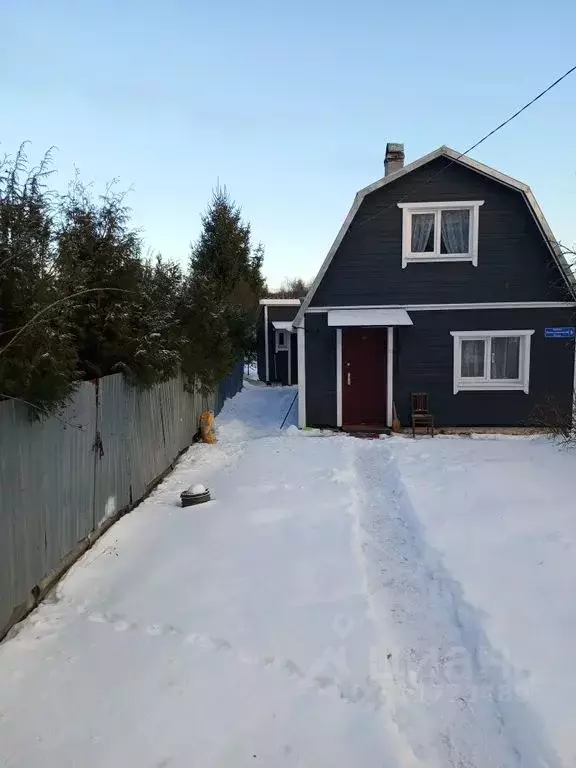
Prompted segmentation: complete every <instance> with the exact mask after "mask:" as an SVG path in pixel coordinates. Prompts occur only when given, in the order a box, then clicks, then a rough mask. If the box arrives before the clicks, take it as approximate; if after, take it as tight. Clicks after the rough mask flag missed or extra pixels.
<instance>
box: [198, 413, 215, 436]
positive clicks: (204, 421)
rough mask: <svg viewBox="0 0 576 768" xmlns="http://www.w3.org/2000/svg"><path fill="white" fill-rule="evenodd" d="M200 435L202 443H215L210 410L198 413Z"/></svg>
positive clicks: (212, 415) (212, 416)
mask: <svg viewBox="0 0 576 768" xmlns="http://www.w3.org/2000/svg"><path fill="white" fill-rule="evenodd" d="M200 435H201V437H202V442H203V443H215V442H216V434H215V432H214V414H213V413H212V411H204V413H202V414H201V415H200Z"/></svg>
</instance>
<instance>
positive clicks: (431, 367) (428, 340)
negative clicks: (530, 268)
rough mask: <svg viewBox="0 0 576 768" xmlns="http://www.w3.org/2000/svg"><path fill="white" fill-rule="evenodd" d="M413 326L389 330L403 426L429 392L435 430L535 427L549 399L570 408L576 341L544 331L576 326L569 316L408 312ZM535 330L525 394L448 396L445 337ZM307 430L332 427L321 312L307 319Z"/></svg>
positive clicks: (332, 383) (330, 367) (329, 363)
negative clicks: (416, 398) (414, 400)
mask: <svg viewBox="0 0 576 768" xmlns="http://www.w3.org/2000/svg"><path fill="white" fill-rule="evenodd" d="M410 316H411V318H412V320H413V323H414V325H413V326H406V327H400V328H395V329H394V354H393V360H394V376H393V400H394V403H395V404H396V408H397V411H398V416H399V418H400V421H401V423H402V424H403V426H407V425H409V423H410V395H411V393H412V392H427V393H428V395H429V401H430V409H431V411H432V412H433V414H434V416H435V418H436V423H437V425H438V426H440V427H443V426H444V427H455V426H477V427H488V426H495V427H506V426H537V425H538V422H537V419H536V417H535V409H536V408H537V407H538V406H541V405H543V404H545V403H546V402H547V400H549V399H552V400H553V401H554V402H555V403H556V404H557V405H559V406H560V407H561V408H562V409H563V410H564V411H566V412H569V411H570V409H571V407H572V392H573V382H574V340H565V339H547V338H545V336H544V329H545V328H548V327H556V326H565V325H574V324H575V323H576V319H575V316H574V311H573V310H570V309H532V310H515V309H501V310H459V311H455V312H453V311H435V312H411V313H410ZM515 329H516V330H534V334H533V335H532V337H531V347H530V389H529V393H528V394H525V393H524V392H518V391H477V392H458V393H457V394H454V390H453V386H454V368H453V366H454V339H453V337H452V336H451V331H489V330H499V331H500V330H511V331H512V330H515ZM304 333H305V344H306V347H305V348H306V424H307V425H308V426H332V427H335V426H336V411H337V406H336V329H335V328H332V327H329V326H328V324H327V314H326V313H312V314H307V315H306V316H305V325H304Z"/></svg>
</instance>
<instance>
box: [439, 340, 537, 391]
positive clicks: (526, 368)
mask: <svg viewBox="0 0 576 768" xmlns="http://www.w3.org/2000/svg"><path fill="white" fill-rule="evenodd" d="M533 333H534V331H533V330H531V331H452V336H453V337H454V394H456V393H457V392H460V391H462V390H482V389H488V390H522V391H523V392H526V393H528V390H529V385H530V340H531V338H532V334H533Z"/></svg>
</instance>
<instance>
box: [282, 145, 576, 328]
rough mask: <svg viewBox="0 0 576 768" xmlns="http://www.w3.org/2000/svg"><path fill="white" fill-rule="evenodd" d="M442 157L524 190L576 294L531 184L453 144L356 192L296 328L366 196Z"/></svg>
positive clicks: (298, 315)
mask: <svg viewBox="0 0 576 768" xmlns="http://www.w3.org/2000/svg"><path fill="white" fill-rule="evenodd" d="M438 157H446V158H447V159H449V160H451V161H452V162H454V163H459V164H460V165H462V166H464V167H466V168H469V169H471V170H473V171H476V172H477V173H481V174H483V175H484V176H487V177H488V178H490V179H494V181H497V182H499V183H500V184H504V185H505V186H507V187H510V188H511V189H516V190H518V191H519V192H521V193H522V196H523V197H524V200H525V201H526V204H527V205H528V208H529V210H530V213H531V214H532V216H533V217H534V220H535V221H536V224H537V226H538V228H539V230H540V232H541V234H542V237H543V239H544V240H545V242H546V244H547V246H548V248H549V249H550V252H551V254H552V257H553V259H554V261H555V262H556V264H557V266H558V269H559V270H560V272H561V274H562V275H563V277H564V280H565V282H566V285H567V287H568V289H569V290H570V292H571V293H572V294H573V295H574V296H575V297H576V278H575V277H574V274H573V272H572V270H571V269H570V266H569V264H568V262H567V261H566V258H565V256H564V253H563V252H562V249H561V247H560V245H559V244H558V242H557V241H556V239H555V237H554V235H553V234H552V230H551V229H550V226H549V225H548V222H547V221H546V219H545V218H544V214H543V213H542V211H541V209H540V206H539V205H538V203H537V202H536V198H535V197H534V195H533V193H532V190H531V189H530V187H529V186H528V185H527V184H524V183H522V182H521V181H518V180H517V179H513V178H512V177H511V176H507V175H506V174H505V173H501V172H500V171H497V170H495V169H494V168H490V167H489V166H487V165H484V164H483V163H479V162H478V161H477V160H472V158H470V157H468V156H466V155H462V154H460V153H459V152H456V150H454V149H450V147H446V146H442V147H439V148H438V149H436V150H434V152H430V153H429V154H427V155H424V156H423V157H421V158H419V159H418V160H415V161H414V162H413V163H409V164H408V165H406V166H404V168H401V169H400V170H399V171H396V172H395V173H391V174H389V175H388V176H384V177H383V178H382V179H379V180H378V181H375V182H374V183H373V184H370V185H369V186H367V187H364V189H361V190H360V191H359V192H357V193H356V197H355V198H354V203H353V204H352V208H350V211H349V212H348V215H347V216H346V219H345V220H344V223H343V224H342V227H341V228H340V231H339V232H338V235H337V236H336V239H335V240H334V242H333V243H332V247H331V248H330V250H329V251H328V255H327V256H326V258H325V259H324V263H323V264H322V266H321V267H320V270H319V272H318V274H317V275H316V278H315V280H314V282H313V283H312V285H311V286H310V290H309V291H308V293H307V294H306V298H305V299H304V300H303V302H302V305H301V307H300V309H299V310H298V314H297V315H296V317H295V319H294V326H295V327H299V326H300V327H301V326H302V324H303V318H304V313H305V312H306V309H307V308H308V306H309V305H310V302H311V301H312V298H313V296H314V294H315V293H316V290H317V289H318V286H319V285H320V283H321V281H322V278H323V277H324V275H325V274H326V271H327V269H328V267H329V266H330V262H331V261H332V259H333V258H334V255H335V253H336V251H337V250H338V247H339V246H340V243H341V242H342V240H343V238H344V235H345V234H346V232H347V231H348V228H349V227H350V225H351V223H352V220H353V219H354V216H355V215H356V213H357V211H358V209H359V208H360V206H361V204H362V201H363V200H364V198H365V197H366V195H369V194H370V193H371V192H375V191H376V190H377V189H381V188H382V187H384V186H386V185H387V184H392V183H393V182H395V181H397V180H398V179H401V178H403V177H404V176H407V175H408V174H409V173H412V171H415V170H416V169H417V168H420V167H422V166H423V165H426V164H427V163H430V162H432V160H436V158H438Z"/></svg>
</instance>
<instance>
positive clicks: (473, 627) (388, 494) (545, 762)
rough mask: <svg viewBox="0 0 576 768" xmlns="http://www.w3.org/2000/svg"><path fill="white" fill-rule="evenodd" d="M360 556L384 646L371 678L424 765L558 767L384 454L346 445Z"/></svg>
mask: <svg viewBox="0 0 576 768" xmlns="http://www.w3.org/2000/svg"><path fill="white" fill-rule="evenodd" d="M352 445H353V448H352V450H353V452H354V457H353V463H354V477H355V490H354V491H353V499H352V507H351V511H352V512H353V514H355V515H356V516H357V536H358V544H357V547H356V549H357V555H358V554H359V553H361V555H360V557H361V558H362V560H363V562H364V568H365V570H366V576H367V587H368V594H369V599H370V603H371V606H372V611H373V614H374V619H375V621H376V623H377V625H378V626H379V629H380V633H381V637H382V645H381V646H380V647H379V648H378V649H375V650H374V653H375V658H374V659H373V669H374V671H373V676H375V677H377V679H378V681H379V683H380V685H381V687H382V690H383V692H384V696H385V699H386V708H387V710H388V712H389V714H390V716H391V717H392V718H393V720H394V722H395V723H396V725H397V726H398V729H399V731H400V732H401V733H403V734H404V735H405V737H406V738H407V740H408V742H409V743H410V746H411V749H412V752H413V754H414V755H415V757H416V758H417V759H419V760H421V761H422V762H423V763H425V764H426V766H438V768H440V767H442V768H444V767H445V766H454V767H455V768H484V766H498V767H502V768H504V767H505V768H509V767H511V766H519V765H522V766H523V767H524V768H543V767H544V766H545V767H546V768H560V762H559V760H558V757H557V755H556V754H555V752H554V750H553V749H552V748H551V747H550V746H549V745H548V744H547V741H546V738H545V736H544V734H543V733H542V731H541V728H540V726H539V724H538V722H537V721H536V720H535V718H534V716H533V715H532V713H531V712H530V710H529V708H528V707H527V706H526V705H525V704H524V703H523V702H522V700H521V699H520V697H519V696H518V692H517V683H518V680H517V676H515V673H514V670H513V669H512V668H510V667H509V665H507V664H506V662H504V660H503V658H502V657H501V656H499V655H498V654H497V653H496V652H495V651H494V649H492V648H491V646H490V644H489V642H488V640H487V638H486V635H485V633H484V631H483V629H482V626H481V622H480V617H479V616H478V614H477V612H476V611H475V610H474V609H473V608H471V607H470V606H468V605H467V604H466V602H465V600H464V598H463V595H462V589H461V587H460V585H459V584H458V583H456V582H454V580H453V579H452V578H451V577H450V574H449V573H448V572H447V571H446V569H445V568H444V566H443V564H442V562H441V559H440V556H439V555H438V554H437V553H436V552H435V551H434V550H432V548H431V547H430V546H429V545H428V544H427V543H426V541H425V537H424V531H423V529H422V527H421V525H420V523H419V521H418V519H417V516H416V513H415V511H414V509H413V507H412V505H411V502H410V499H409V497H408V494H407V492H406V490H405V488H404V486H403V484H402V481H401V478H400V474H399V471H398V468H397V465H396V462H395V460H394V459H393V456H392V453H391V451H390V449H389V448H388V447H387V446H386V443H385V442H384V441H379V442H377V441H362V440H355V441H354V442H353V444H352Z"/></svg>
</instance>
